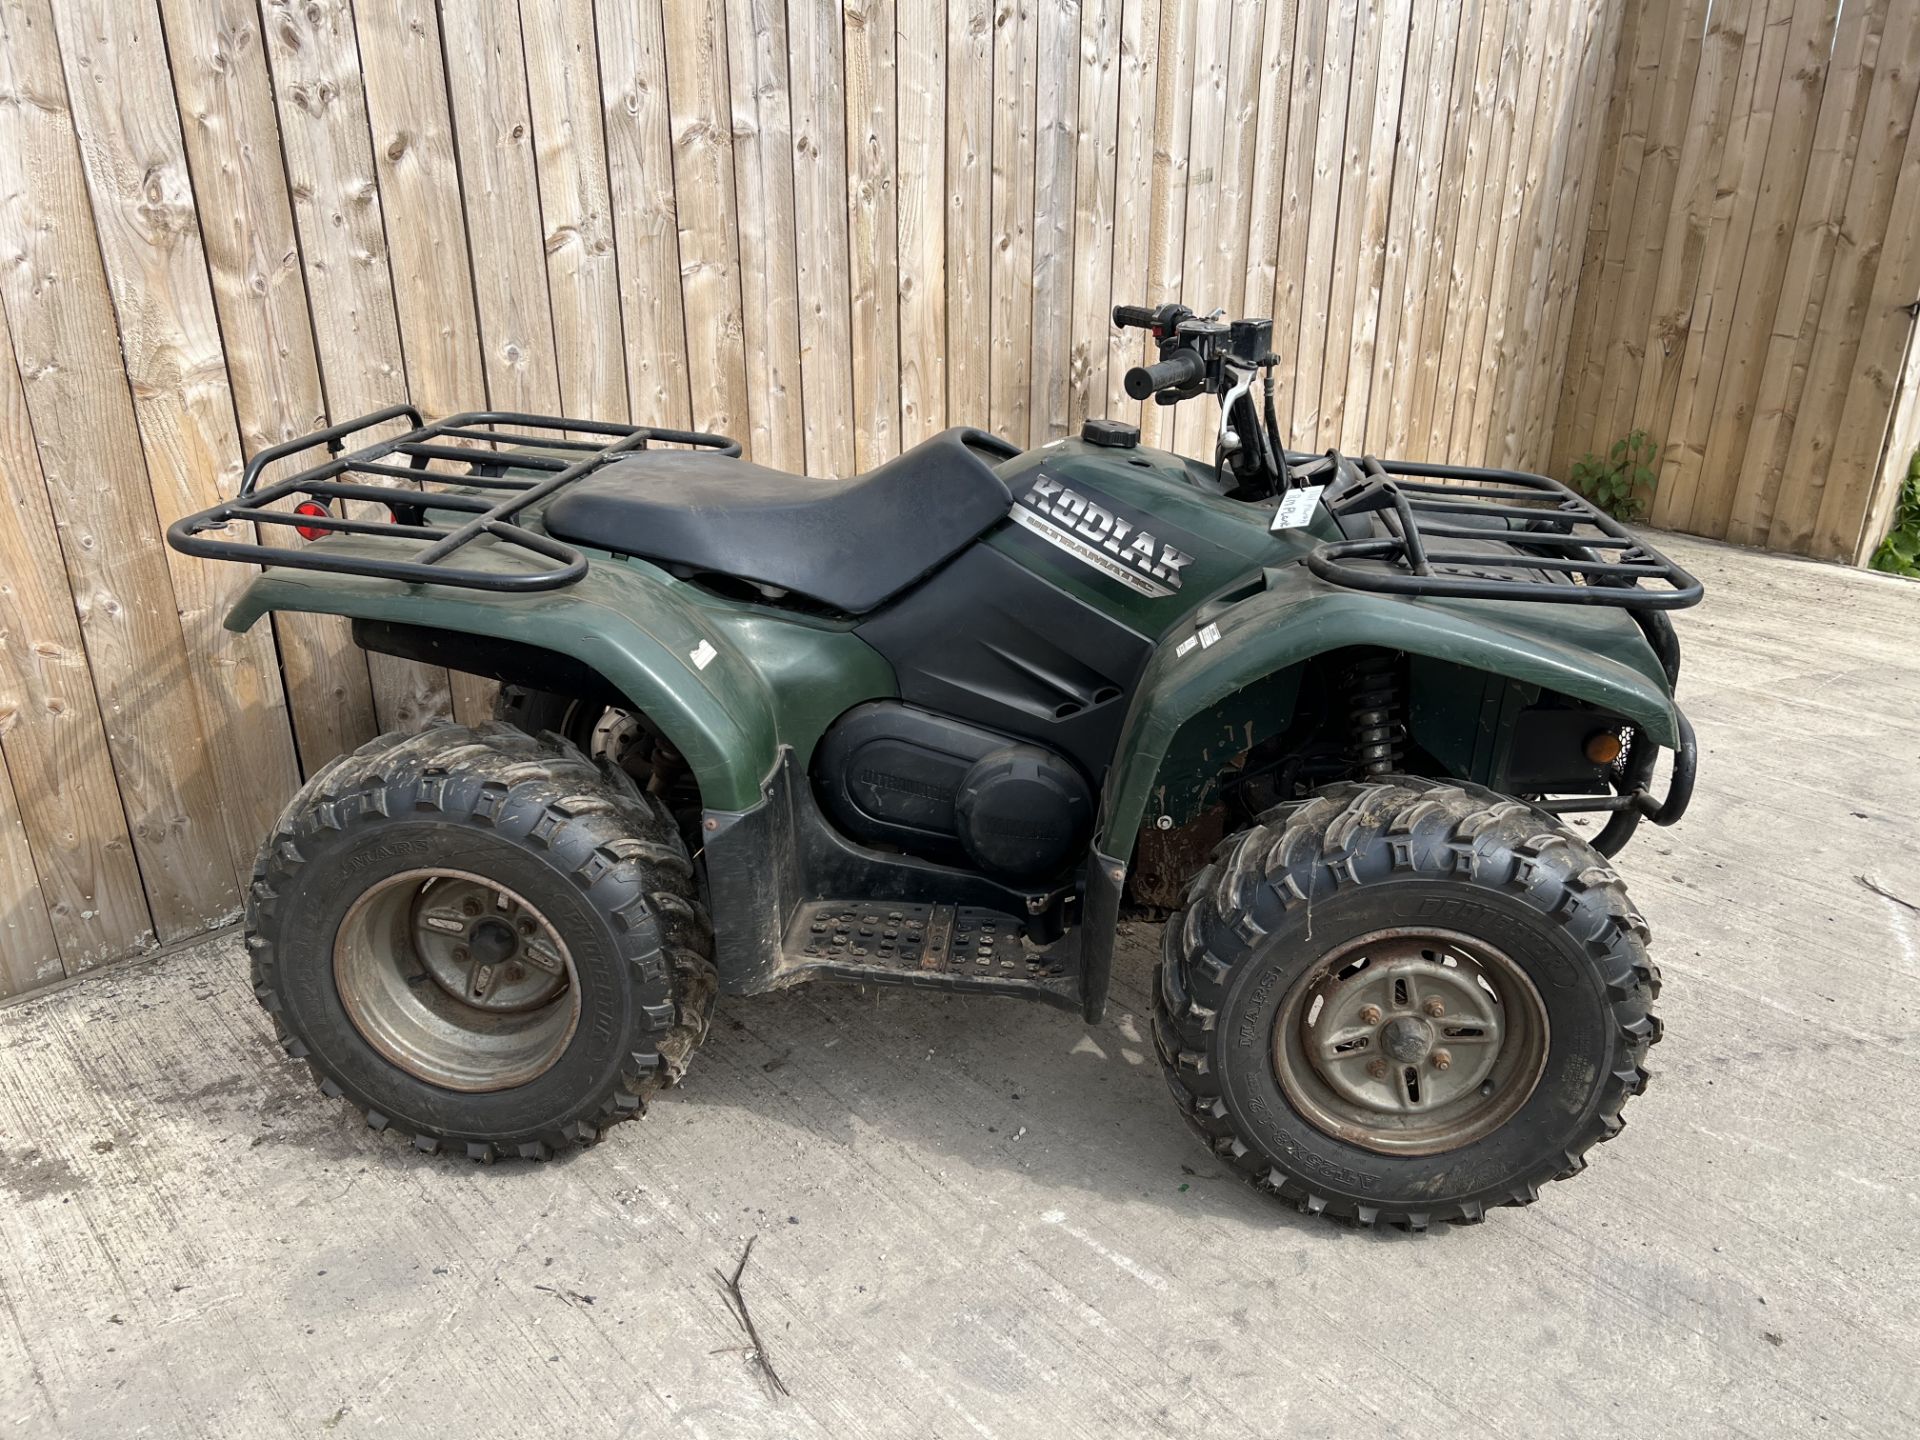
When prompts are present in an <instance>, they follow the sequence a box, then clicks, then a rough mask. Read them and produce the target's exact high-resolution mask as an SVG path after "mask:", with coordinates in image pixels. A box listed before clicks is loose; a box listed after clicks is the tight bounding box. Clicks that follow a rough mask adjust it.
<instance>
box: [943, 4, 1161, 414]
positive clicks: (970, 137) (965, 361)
mask: <svg viewBox="0 0 1920 1440" xmlns="http://www.w3.org/2000/svg"><path fill="white" fill-rule="evenodd" d="M1154 3H1158V0H1154ZM993 36H994V5H993V0H948V5H947V178H946V184H945V186H944V190H945V194H946V232H947V281H946V283H947V418H948V419H949V420H950V421H951V422H952V423H954V424H956V425H985V424H987V423H988V419H989V410H990V408H991V407H990V405H989V399H990V395H991V388H992V387H991V379H992V373H991V372H992V362H991V360H990V358H989V356H988V353H987V325H986V324H985V323H984V321H983V319H982V317H983V316H988V315H990V313H991V311H992V307H993Z"/></svg>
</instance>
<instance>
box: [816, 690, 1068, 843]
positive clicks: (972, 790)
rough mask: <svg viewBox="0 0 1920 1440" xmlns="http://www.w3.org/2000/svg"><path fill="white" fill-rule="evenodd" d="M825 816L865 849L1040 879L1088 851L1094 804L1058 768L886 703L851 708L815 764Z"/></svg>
mask: <svg viewBox="0 0 1920 1440" xmlns="http://www.w3.org/2000/svg"><path fill="white" fill-rule="evenodd" d="M813 772H814V773H813V778H814V786H815V789H816V790H817V792H818V793H819V796H820V804H821V808H823V809H824V810H825V811H826V812H827V814H828V815H830V816H832V817H833V820H834V822H835V823H836V824H837V825H839V827H840V828H841V830H843V831H844V832H845V833H846V834H848V835H850V836H852V837H853V838H854V839H857V840H861V841H864V842H866V843H868V844H884V845H892V846H897V847H898V848H899V849H902V850H905V851H907V852H908V853H910V854H914V855H921V856H925V857H926V858H928V859H934V860H948V861H956V862H965V861H971V862H972V864H974V865H975V866H977V867H979V868H980V869H981V870H984V871H986V872H988V873H989V874H993V875H999V876H1003V877H1006V878H1008V879H1013V880H1022V881H1028V880H1038V879H1043V878H1045V877H1048V876H1051V875H1055V874H1058V873H1059V872H1060V871H1061V870H1064V869H1065V868H1066V867H1067V866H1068V865H1070V864H1072V863H1073V862H1074V861H1075V860H1076V859H1078V858H1079V856H1080V855H1081V854H1082V853H1083V852H1084V851H1085V849H1086V844H1087V840H1088V837H1089V835H1090V833H1091V830H1092V824H1093V794H1092V791H1091V789H1090V788H1089V787H1088V785H1087V782H1086V779H1085V777H1083V776H1082V775H1081V773H1080V772H1079V771H1078V770H1077V769H1075V768H1074V766H1073V764H1072V763H1071V762H1070V761H1068V760H1066V759H1064V758H1063V757H1061V756H1059V755H1056V754H1054V753H1053V752H1052V751H1050V750H1047V749H1044V748H1043V747H1041V746H1038V745H1032V744H1025V743H1022V742H1020V741H1016V740H1013V739H1010V738H1009V737H1007V736H1005V735H996V734H994V733H993V732H992V731H991V730H983V729H981V728H980V727H979V726H976V725H969V724H967V723H965V722H964V721H960V720H954V719H950V718H948V717H947V716H944V715H936V714H933V713H932V712H931V711H927V710H918V709H915V708H914V707H912V706H910V705H902V704H900V703H899V702H897V701H893V700H876V701H872V702H870V703H868V704H865V705H856V706H855V707H854V708H853V709H851V710H849V711H848V712H847V713H846V714H845V715H842V716H841V717H840V718H839V719H838V720H836V721H834V723H833V726H832V728H830V729H829V730H828V731H827V733H826V735H825V736H824V737H822V739H821V741H820V747H819V749H818V750H817V751H816V752H815V754H814V763H813Z"/></svg>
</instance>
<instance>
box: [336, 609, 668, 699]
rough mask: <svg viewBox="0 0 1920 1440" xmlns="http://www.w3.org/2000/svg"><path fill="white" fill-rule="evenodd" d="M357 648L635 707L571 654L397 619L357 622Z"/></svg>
mask: <svg viewBox="0 0 1920 1440" xmlns="http://www.w3.org/2000/svg"><path fill="white" fill-rule="evenodd" d="M353 643H354V644H356V645H358V646H359V647H360V648H361V649H362V650H371V651H373V652H374V653H375V654H378V655H398V656H399V657H400V658H401V659H403V660H418V661H419V662H420V663H421V664H423V665H442V666H445V667H446V668H447V669H449V670H461V671H465V672H466V673H468V674H471V675H483V676H485V677H486V678H487V679H489V680H498V681H499V682H500V683H501V684H503V685H525V686H526V687H527V688H529V689H531V690H551V691H552V692H553V693H554V694H556V695H574V696H578V697H579V698H580V699H582V700H590V701H592V702H594V703H595V704H598V705H612V706H616V707H618V708H621V709H631V708H632V706H633V701H632V700H630V699H629V698H627V696H625V695H623V694H621V693H620V691H619V690H618V689H616V688H615V687H614V686H613V685H612V684H610V683H609V682H608V681H607V680H605V679H604V678H602V676H601V675H600V672H599V671H597V670H595V669H594V668H593V667H592V666H590V665H586V664H583V663H582V662H581V661H579V660H576V659H574V657H573V656H571V655H561V654H559V653H557V652H556V651H552V650H543V649H541V648H540V647H539V646H538V645H527V644H524V643H522V642H521V641H518V640H502V639H500V638H498V637H497V636H493V635H468V634H466V633H464V632H462V631H459V630H436V629H434V628H433V627H432V626H430V625H406V624H403V623H401V622H400V621H397V620H365V619H360V620H355V621H354V622H353Z"/></svg>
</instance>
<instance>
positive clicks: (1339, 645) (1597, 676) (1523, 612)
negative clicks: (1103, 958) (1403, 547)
mask: <svg viewBox="0 0 1920 1440" xmlns="http://www.w3.org/2000/svg"><path fill="white" fill-rule="evenodd" d="M1297 576H1298V572H1294V571H1289V572H1288V573H1287V579H1286V584H1285V586H1284V587H1283V588H1279V589H1270V590H1267V591H1265V592H1263V593H1261V594H1259V595H1256V596H1253V597H1251V598H1249V599H1246V600H1243V601H1240V602H1238V603H1236V604H1233V605H1231V606H1229V607H1226V608H1225V609H1223V610H1221V611H1220V612H1219V613H1217V614H1213V615H1209V614H1208V613H1207V612H1206V611H1205V610H1202V611H1201V612H1200V613H1199V614H1198V615H1197V616H1196V617H1195V619H1194V623H1193V624H1192V625H1191V626H1185V627H1182V628H1180V629H1177V630H1175V631H1174V632H1173V633H1172V634H1170V635H1168V636H1167V638H1166V639H1165V640H1164V641H1162V643H1161V644H1160V646H1159V648H1158V649H1157V650H1156V651H1155V653H1154V656H1153V658H1152V659H1151V660H1150V661H1149V662H1148V664H1147V669H1146V673H1145V675H1144V676H1143V677H1142V679H1141V683H1140V687H1139V689H1138V691H1137V692H1136V693H1135V695H1134V698H1133V703H1132V706H1131V708H1130V709H1129V710H1128V713H1127V719H1126V723H1125V725H1124V727H1123V729H1122V731H1121V735H1120V743H1119V745H1118V747H1117V749H1116V752H1115V756H1114V765H1113V769H1112V770H1111V771H1110V772H1109V774H1108V778H1107V785H1106V791H1105V794H1104V796H1103V797H1102V801H1101V818H1100V829H1099V836H1098V838H1097V839H1096V841H1095V844H1096V846H1097V848H1098V849H1099V851H1100V853H1101V854H1103V855H1106V856H1110V857H1112V858H1113V859H1116V860H1123V861H1124V860H1125V859H1126V858H1127V857H1128V856H1129V855H1130V854H1131V853H1132V849H1133V843H1134V836H1135V834H1136V832H1137V831H1138V830H1139V827H1140V823H1141V820H1142V818H1143V816H1144V815H1145V814H1146V810H1147V806H1148V804H1149V802H1150V801H1151V799H1152V797H1153V796H1154V794H1155V793H1156V791H1157V790H1158V789H1160V788H1161V787H1162V785H1163V783H1165V776H1166V775H1167V774H1168V773H1170V769H1171V767H1172V766H1173V765H1174V764H1175V763H1176V762H1175V760H1174V759H1173V758H1171V757H1170V753H1169V752H1170V751H1175V752H1184V751H1186V750H1187V749H1189V748H1192V749H1194V750H1195V751H1196V753H1205V752H1204V750H1202V748H1201V747H1203V746H1211V748H1212V753H1214V754H1218V755H1224V752H1225V751H1228V750H1238V749H1244V748H1246V746H1245V745H1237V744H1231V743H1226V744H1222V743H1217V742H1215V741H1214V738H1213V737H1215V736H1216V735H1227V733H1228V732H1229V731H1230V732H1231V734H1232V736H1240V735H1246V736H1250V737H1252V738H1261V737H1264V736H1266V735H1271V734H1277V733H1279V731H1280V730H1281V729H1283V728H1284V727H1285V724H1286V722H1287V720H1288V718H1289V717H1290V715H1291V712H1292V708H1293V702H1294V698H1295V689H1296V688H1297V683H1298V671H1297V670H1295V669H1294V667H1296V666H1298V665H1300V664H1301V662H1303V661H1306V660H1310V659H1312V658H1313V657H1314V656H1316V655H1324V654H1327V653H1329V652H1331V651H1335V650H1344V649H1347V648H1349V647H1354V646H1367V647H1380V648H1383V649H1389V650H1401V651H1405V652H1407V653H1408V654H1411V655H1416V656H1425V657H1428V658H1430V659H1433V660H1438V661H1443V662H1447V663H1449V664H1453V665H1458V666H1463V667H1466V668H1469V669H1473V670H1480V671H1485V672H1487V673H1489V674H1492V675H1497V676H1502V677H1505V678H1507V679H1509V680H1514V681H1518V682H1520V683H1522V684H1527V685H1538V686H1539V687H1541V688H1542V689H1543V690H1550V691H1555V692H1558V693H1560V694H1563V695H1568V696H1571V697H1573V698H1574V699H1577V700H1583V701H1587V702H1589V703H1591V704H1593V705H1596V706H1598V707H1600V708H1602V709H1605V710H1606V711H1608V712H1609V713H1611V714H1615V715H1619V716H1621V717H1623V718H1625V719H1627V720H1629V721H1631V722H1632V723H1633V724H1634V725H1635V726H1636V727H1638V728H1639V729H1640V730H1641V731H1642V732H1643V733H1645V734H1646V735H1648V736H1650V737H1651V738H1652V739H1654V740H1655V741H1657V742H1658V743H1660V744H1661V745H1664V746H1672V745H1674V744H1675V743H1676V740H1677V726H1676V723H1675V718H1674V708H1673V698H1672V694H1671V692H1670V690H1669V688H1668V686H1667V682H1666V678H1665V676H1664V675H1663V674H1662V673H1661V670H1660V665H1659V661H1658V660H1657V659H1656V658H1655V656H1654V654H1653V651H1652V649H1651V648H1650V647H1649V646H1648V645H1647V643H1646V641H1645V639H1644V638H1643V637H1642V636H1641V634H1640V632H1639V629H1638V627H1637V626H1635V625H1634V623H1633V621H1632V620H1631V619H1630V618H1629V617H1627V616H1626V615H1624V614H1622V613H1621V612H1620V611H1618V610H1612V609H1608V608H1605V607H1597V606H1596V607H1586V606H1573V605H1516V604H1510V603H1496V602H1488V601H1440V600H1405V599H1401V598H1397V597H1392V596H1384V595H1369V594H1364V593H1361V592H1357V591H1346V590H1336V589H1333V588H1332V587H1330V586H1325V585H1322V584H1320V583H1319V582H1317V581H1312V580H1304V581H1303V580H1301V579H1297V578H1296V577H1297ZM1208 628H1215V629H1217V631H1218V638H1217V639H1213V638H1212V637H1211V636H1209V635H1206V634H1204V633H1203V632H1204V631H1205V630H1207V629H1208ZM1189 641H1191V642H1192V643H1191V644H1189V643H1187V642H1189ZM1205 642H1210V643H1205ZM1183 647H1184V650H1183ZM1288 680H1291V681H1292V682H1293V683H1292V684H1288V683H1285V682H1286V681H1288ZM1263 682H1272V683H1263ZM1265 709H1284V710H1285V711H1286V713H1285V714H1260V715H1255V714H1253V713H1252V712H1253V711H1255V710H1265ZM1183 727H1187V728H1186V729H1185V733H1184V734H1183V733H1182V731H1183ZM1176 737H1179V744H1178V746H1176V743H1175V742H1176ZM1229 738H1231V737H1229ZM1190 742H1192V743H1190Z"/></svg>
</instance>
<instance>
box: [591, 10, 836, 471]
mask: <svg viewBox="0 0 1920 1440" xmlns="http://www.w3.org/2000/svg"><path fill="white" fill-rule="evenodd" d="M614 8H616V9H625V8H626V7H625V6H623V5H615V7H614ZM606 30H607V27H606V25H605V24H603V25H602V26H601V37H600V44H601V48H602V50H603V52H604V50H605V48H606V43H607V39H606ZM727 75H728V81H729V84H730V87H731V90H732V97H733V184H734V194H735V196H736V199H737V214H738V216H739V226H740V303H741V318H742V324H743V325H744V326H745V337H746V377H747V411H748V426H747V435H746V436H745V437H744V438H745V439H746V441H747V447H748V453H749V454H750V455H752V456H753V458H754V459H755V460H757V461H759V462H760V463H761V464H763V465H773V466H777V467H779V468H781V469H784V470H804V469H806V467H807V449H806V420H805V416H804V415H803V414H802V406H801V403H800V314H799V305H800V282H799V278H798V276H797V274H796V272H795V268H794V264H795V261H794V220H793V169H794V166H793V154H792V149H793V123H792V118H791V116H792V112H791V109H790V107H789V104H788V99H787V83H788V82H787V12H786V5H785V3H784V0H728V5H727ZM665 199H666V201H667V208H666V211H665V218H666V222H667V223H666V226H665V233H666V236H667V239H668V240H669V241H671V240H672V225H671V221H672V199H673V196H672V192H671V190H669V191H668V192H667V194H666V196H665ZM626 253H627V246H626V244H625V243H624V242H623V243H622V245H621V254H622V256H624V255H625V254H626ZM670 289H671V290H673V291H674V294H673V300H674V303H675V304H676V305H677V304H678V299H679V297H678V294H677V287H670Z"/></svg>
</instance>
